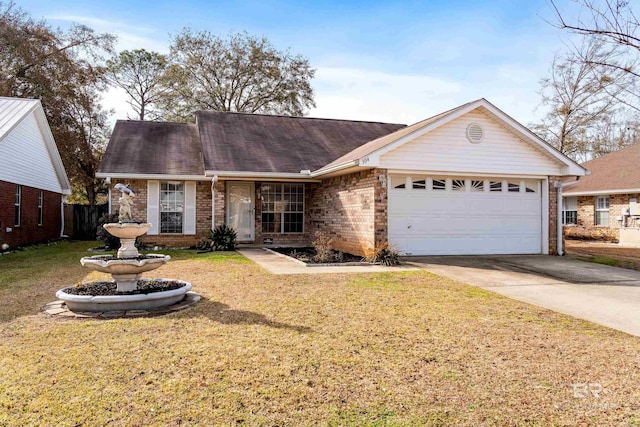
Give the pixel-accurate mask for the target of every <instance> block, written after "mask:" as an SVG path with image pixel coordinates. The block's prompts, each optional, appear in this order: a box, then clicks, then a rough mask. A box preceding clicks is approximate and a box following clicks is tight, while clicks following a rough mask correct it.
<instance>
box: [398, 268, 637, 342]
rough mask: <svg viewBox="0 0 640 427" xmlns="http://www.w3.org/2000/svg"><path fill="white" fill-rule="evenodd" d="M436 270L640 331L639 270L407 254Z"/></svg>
mask: <svg viewBox="0 0 640 427" xmlns="http://www.w3.org/2000/svg"><path fill="white" fill-rule="evenodd" d="M404 261H406V262H408V263H410V264H413V265H416V266H419V267H422V268H424V269H426V270H428V271H431V272H433V273H436V274H439V275H442V276H446V277H449V278H452V279H455V280H458V281H461V282H464V283H468V284H470V285H475V286H478V287H480V288H482V289H486V290H489V291H492V292H496V293H498V294H501V295H504V296H507V297H509V298H513V299H517V300H520V301H524V302H527V303H530V304H535V305H538V306H541V307H545V308H548V309H551V310H555V311H558V312H561V313H565V314H569V315H571V316H574V317H578V318H581V319H585V320H589V321H591V322H595V323H599V324H601V325H604V326H608V327H611V328H614V329H618V330H621V331H624V332H627V333H629V334H632V335H636V336H640V272H639V271H633V270H626V269H623V268H618V267H609V266H606V265H600V264H592V263H588V262H583V261H577V260H574V259H570V258H566V257H556V256H545V255H511V256H464V257H458V256H447V257H406V258H404Z"/></svg>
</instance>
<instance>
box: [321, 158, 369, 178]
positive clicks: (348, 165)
mask: <svg viewBox="0 0 640 427" xmlns="http://www.w3.org/2000/svg"><path fill="white" fill-rule="evenodd" d="M354 166H360V163H359V161H358V160H350V161H348V162H345V163H340V164H338V165H334V166H331V167H326V166H325V167H324V168H321V169H318V170H316V171H313V172H311V176H313V177H315V176H322V175H327V174H330V173H333V172H338V171H341V170H343V169H349V168H352V167H354ZM367 166H369V165H367Z"/></svg>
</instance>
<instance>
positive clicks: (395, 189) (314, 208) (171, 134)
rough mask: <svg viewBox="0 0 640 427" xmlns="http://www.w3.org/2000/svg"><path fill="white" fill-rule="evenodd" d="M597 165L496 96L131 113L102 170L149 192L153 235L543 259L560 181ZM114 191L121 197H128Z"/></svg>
mask: <svg viewBox="0 0 640 427" xmlns="http://www.w3.org/2000/svg"><path fill="white" fill-rule="evenodd" d="M584 173H585V170H584V169H583V168H582V167H580V166H579V165H578V164H576V163H575V162H573V161H572V160H570V159H568V158H567V157H565V156H563V155H562V154H560V153H559V152H558V151H556V150H555V149H553V148H552V147H551V146H549V145H548V144H547V143H545V142H544V141H542V140H541V139H540V138H538V137H537V136H536V135H534V134H533V133H532V132H531V131H529V130H528V129H527V128H525V127H524V126H522V125H521V124H519V123H517V122H516V121H515V120H513V119H512V118H510V117H509V116H507V115H506V114H505V113H504V112H502V111H501V110H499V109H498V108H496V107H495V106H494V105H492V104H491V103H489V102H488V101H486V100H485V99H479V100H477V101H473V102H470V103H468V104H464V105H461V106H460V107H457V108H455V109H453V110H450V111H447V112H444V113H442V114H439V115H437V116H434V117H431V118H429V119H427V120H424V121H421V122H418V123H416V124H414V125H411V126H408V127H407V126H404V125H398V124H386V123H373V122H361V121H347V120H329V119H315V118H302V117H283V116H267V115H254V114H241V113H221V112H208V111H200V112H197V113H196V123H195V124H178V123H157V122H139V121H118V122H117V123H116V126H115V129H114V131H113V134H112V137H111V140H110V142H109V146H108V147H107V150H106V153H105V156H104V159H103V161H102V164H101V166H100V170H99V172H98V177H102V178H109V179H110V182H111V183H112V184H115V183H116V182H123V183H129V184H131V186H132V188H134V189H135V190H136V191H137V192H138V197H137V199H136V201H135V202H134V212H133V214H134V217H135V218H137V219H138V220H142V221H148V222H150V223H151V224H152V227H151V229H150V231H149V233H148V235H147V236H145V239H146V242H147V243H150V244H151V243H153V244H171V245H188V244H193V243H195V242H196V241H197V240H198V239H200V238H201V237H202V236H203V235H204V234H206V233H207V232H208V231H209V230H210V229H211V228H213V227H215V226H217V225H220V224H228V225H230V226H232V227H233V228H235V229H236V231H237V233H238V239H239V240H240V241H241V242H247V243H254V244H260V245H261V244H273V245H286V244H309V243H310V242H311V241H312V240H313V236H314V233H315V232H316V231H322V232H325V233H327V234H328V235H330V236H331V237H332V238H333V239H334V241H333V245H334V248H335V249H339V250H342V251H346V252H351V253H354V254H364V253H365V252H366V251H368V250H370V249H371V248H373V247H374V246H375V245H378V244H381V243H383V242H390V243H391V244H393V245H395V246H396V247H397V248H398V250H399V251H400V252H402V253H404V254H414V255H418V254H525V253H528V254H538V253H556V251H557V249H558V246H557V244H558V243H560V244H561V240H562V239H560V242H558V240H557V237H558V234H559V233H558V230H560V232H561V227H558V226H557V224H558V222H557V221H558V215H557V214H556V212H557V201H556V194H557V190H556V187H557V184H559V182H560V180H561V179H562V177H564V176H570V175H573V176H576V175H583V174H584ZM113 193H114V194H112V195H111V198H110V200H111V204H112V205H113V206H115V205H117V199H118V197H119V194H115V193H116V192H115V191H114V192H113Z"/></svg>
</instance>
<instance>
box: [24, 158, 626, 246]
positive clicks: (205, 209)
mask: <svg viewBox="0 0 640 427" xmlns="http://www.w3.org/2000/svg"><path fill="white" fill-rule="evenodd" d="M386 172H387V171H386V170H384V169H372V170H367V171H360V172H355V173H351V174H347V175H342V176H337V177H332V178H327V179H325V180H323V181H322V182H320V183H305V207H304V209H305V211H304V214H305V215H304V219H305V223H304V232H303V233H298V234H295V233H262V209H261V200H260V199H261V197H260V196H261V188H262V186H263V185H265V184H267V183H269V184H273V182H267V181H265V182H262V181H257V182H255V218H254V219H255V243H256V244H258V245H262V244H263V240H264V239H265V238H270V239H273V245H274V246H277V245H291V244H295V245H309V244H310V243H311V241H312V240H313V236H314V233H315V232H316V231H324V232H326V233H327V234H329V236H331V237H332V238H333V247H334V249H337V250H341V251H344V252H349V253H352V254H356V255H365V254H366V253H367V252H368V251H369V250H371V249H372V248H374V247H375V246H376V245H379V244H381V243H384V242H386V241H387V239H388V219H387V215H388V191H387V188H386V187H387V186H386V185H385V186H384V187H383V185H382V183H381V181H380V180H379V176H380V175H385V177H386V178H387V181H388V177H387V176H386ZM558 181H559V178H558V177H549V253H550V254H556V253H557V233H556V230H557V228H556V227H557V218H558V216H557V194H558V193H557V190H556V187H555V183H556V182H558ZM123 183H125V184H127V183H128V184H131V186H132V188H133V189H135V191H136V192H137V197H136V199H135V200H134V206H133V209H132V211H133V212H132V216H133V218H134V219H135V220H137V221H146V217H147V204H146V199H147V182H146V181H141V180H131V181H123ZM226 184H227V182H226V181H218V182H217V183H216V184H215V225H216V226H218V225H222V224H225V223H226V200H227V194H226V193H227V185H226ZM119 196H120V195H119V192H117V191H112V209H113V210H114V211H115V210H116V209H117V206H118V198H119ZM626 200H627V201H626V203H627V204H628V198H627V199H626ZM12 203H13V202H12ZM612 204H613V199H612ZM612 207H613V205H612ZM591 209H592V214H593V206H592V207H591ZM614 212H615V211H614V209H612V210H611V212H610V216H611V218H613V219H615V216H617V215H619V213H614ZM196 221H197V224H196V231H197V234H196V235H195V236H189V235H181V234H161V235H156V236H149V235H147V236H144V238H143V239H142V241H143V243H145V244H147V245H163V246H164V245H166V246H190V245H193V244H195V243H197V242H198V241H199V240H201V239H202V238H203V237H204V236H206V234H207V233H208V232H209V230H210V229H211V183H210V182H207V181H200V182H197V183H196Z"/></svg>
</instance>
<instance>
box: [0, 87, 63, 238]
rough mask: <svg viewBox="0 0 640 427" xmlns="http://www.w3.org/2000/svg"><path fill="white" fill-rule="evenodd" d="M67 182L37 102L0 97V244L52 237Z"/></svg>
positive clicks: (56, 231)
mask: <svg viewBox="0 0 640 427" xmlns="http://www.w3.org/2000/svg"><path fill="white" fill-rule="evenodd" d="M68 194H71V186H70V184H69V180H68V179H67V175H66V173H65V170H64V166H63V165H62V160H60V154H59V153H58V149H57V148H56V143H55V141H54V140H53V136H52V135H51V130H50V129H49V124H48V122H47V118H46V117H45V114H44V111H43V109H42V105H41V104H40V101H38V100H33V99H19V98H4V97H0V245H3V244H8V245H9V246H18V245H24V244H27V243H34V242H40V241H45V240H49V239H55V238H58V237H60V235H61V232H62V222H63V218H62V215H63V214H62V202H63V197H64V196H65V195H68Z"/></svg>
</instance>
